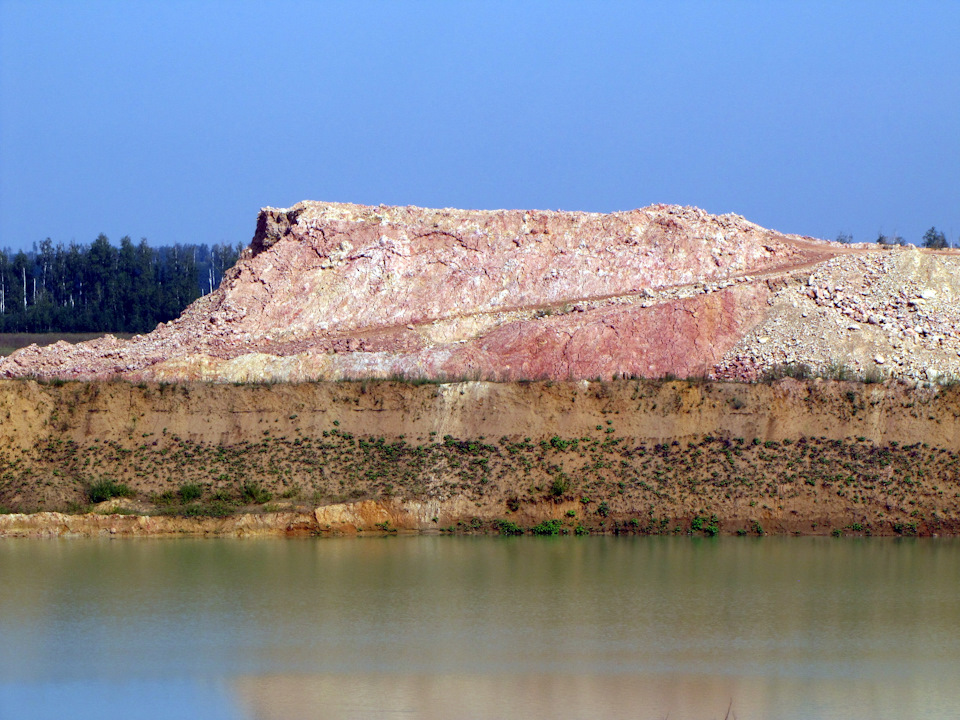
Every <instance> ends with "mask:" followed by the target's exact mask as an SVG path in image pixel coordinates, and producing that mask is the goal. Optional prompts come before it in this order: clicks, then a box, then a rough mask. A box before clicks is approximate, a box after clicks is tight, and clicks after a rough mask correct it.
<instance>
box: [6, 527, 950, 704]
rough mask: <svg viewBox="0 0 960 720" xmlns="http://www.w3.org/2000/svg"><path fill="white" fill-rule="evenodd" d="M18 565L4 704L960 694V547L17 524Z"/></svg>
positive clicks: (9, 553)
mask: <svg viewBox="0 0 960 720" xmlns="http://www.w3.org/2000/svg"><path fill="white" fill-rule="evenodd" d="M0 578H2V580H3V582H2V583H0V638H2V640H3V641H2V642H0V703H3V704H0V717H5V716H6V715H5V713H4V712H2V710H3V709H4V704H7V705H10V706H11V707H22V706H24V703H25V702H27V701H26V700H25V699H24V698H25V697H26V695H25V692H26V691H25V690H24V689H25V688H26V689H29V688H36V687H46V688H64V687H72V688H74V690H76V691H77V692H80V691H79V690H77V688H83V687H86V686H92V687H96V688H100V689H103V688H114V689H117V688H130V687H154V686H157V684H159V686H163V684H164V683H169V684H178V683H179V685H180V686H183V685H184V684H185V683H186V684H188V685H191V686H192V687H197V688H201V689H202V688H210V687H217V688H227V690H218V691H217V692H218V693H221V695H217V694H216V693H214V694H213V695H210V694H209V693H208V692H207V691H204V692H205V693H206V694H205V695H204V697H207V696H209V697H221V696H222V697H224V698H227V699H225V700H223V701H222V704H224V707H227V706H230V707H232V709H230V708H228V709H226V710H223V712H225V713H227V714H226V715H223V716H224V717H242V716H244V712H248V713H249V714H250V715H252V716H255V717H260V718H274V717H287V718H291V717H334V718H336V717H376V716H378V714H379V715H380V716H382V715H386V714H394V715H395V714H401V715H404V714H406V716H409V717H427V718H429V717H530V718H535V717H569V718H575V717H584V718H587V717H630V718H640V717H650V718H662V717H666V716H668V715H669V717H670V718H673V719H676V718H684V717H690V718H722V717H723V716H724V714H725V713H726V711H727V707H728V705H729V704H730V702H731V701H733V712H734V713H735V714H736V716H737V717H738V718H741V719H743V718H749V717H758V718H809V717H823V718H859V717H871V718H877V717H896V718H903V717H916V716H921V715H922V716H923V717H926V718H936V717H956V716H958V712H957V709H958V708H960V682H958V681H960V646H958V645H960V644H958V643H957V642H956V641H955V636H956V628H957V627H958V626H960V603H958V602H957V598H958V596H960V543H958V542H956V541H953V540H943V539H941V540H922V541H910V542H898V541H892V540H880V539H874V540H853V539H842V540H834V539H823V538H792V539H787V538H762V539H740V538H724V539H720V540H691V539H687V538H639V539H624V538H620V539H617V538H584V539H578V538H559V539H555V540H549V539H537V538H515V539H500V538H436V537H434V538H416V537H413V538H387V539H379V538H377V539H343V540H339V539H323V540H298V541H270V540H268V541H225V540H220V541H209V540H208V541H190V540H184V541H157V540H143V541H133V540H126V541H120V542H117V541H113V542H111V541H86V540H67V541H65V540H50V541H5V542H0ZM105 692H108V691H105ZM118 692H121V694H122V693H123V692H128V691H127V690H118ZM129 692H133V691H129ZM223 693H226V694H225V695H223ZM133 694H136V693H135V692H133ZM146 694H147V695H149V693H146ZM156 695H157V696H159V697H162V696H163V693H162V692H160V693H156ZM80 696H83V693H82V692H80V695H79V696H78V697H80ZM231 697H232V698H234V699H233V700H229V698H231ZM18 698H19V699H18ZM78 702H83V701H82V700H78ZM211 702H212V701H211ZM234 702H235V703H236V704H235V705H231V703H234ZM151 703H152V705H151V707H152V708H153V709H154V710H156V714H154V715H142V716H143V717H176V716H177V715H176V711H175V710H171V711H170V713H169V714H163V711H162V710H163V708H162V707H161V706H162V702H159V701H157V700H156V698H153V699H152V700H151ZM31 707H34V709H36V707H35V705H34V706H31ZM240 708H246V711H243V710H241V709H240ZM17 714H18V715H22V716H30V715H35V714H41V713H40V712H39V711H38V712H37V713H17ZM198 717H200V716H198Z"/></svg>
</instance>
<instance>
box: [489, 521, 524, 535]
mask: <svg viewBox="0 0 960 720" xmlns="http://www.w3.org/2000/svg"><path fill="white" fill-rule="evenodd" d="M493 525H494V527H496V528H497V532H499V533H500V534H501V535H523V528H521V527H520V526H519V525H517V524H516V523H515V522H512V521H510V520H497V521H495V522H494V523H493Z"/></svg>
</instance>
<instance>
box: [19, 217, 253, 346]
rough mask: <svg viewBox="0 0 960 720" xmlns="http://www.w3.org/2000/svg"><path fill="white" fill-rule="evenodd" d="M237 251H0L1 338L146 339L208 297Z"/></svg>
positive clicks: (102, 243) (102, 240)
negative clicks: (98, 335)
mask: <svg viewBox="0 0 960 720" xmlns="http://www.w3.org/2000/svg"><path fill="white" fill-rule="evenodd" d="M242 248H243V246H242V245H239V244H238V245H236V246H231V245H221V244H217V245H212V246H208V245H170V246H163V247H151V246H150V245H148V244H147V240H146V238H144V239H142V240H141V241H140V242H139V243H138V244H134V242H133V241H132V240H131V239H130V238H129V237H124V238H122V239H121V240H120V246H119V247H115V246H114V245H112V244H111V243H110V241H109V239H108V238H107V237H106V236H105V235H103V234H101V235H100V236H98V237H97V239H96V240H94V241H93V242H92V243H90V245H82V244H77V243H70V244H69V245H66V246H64V245H63V244H62V243H57V244H56V245H54V243H53V242H52V241H51V240H50V239H49V238H47V239H46V240H44V241H43V242H41V243H39V244H37V243H34V246H33V249H32V250H29V251H24V250H19V251H17V252H13V251H12V250H9V249H6V250H0V332H31V333H40V332H130V333H142V332H148V331H150V330H152V329H153V328H154V327H156V325H157V323H160V322H167V321H169V320H173V319H174V318H176V317H178V316H179V315H180V313H181V312H183V310H184V308H186V307H187V305H189V304H190V303H191V302H193V301H194V300H196V299H197V298H198V297H200V296H201V295H204V294H206V293H208V292H213V290H215V289H216V288H217V287H218V286H219V285H220V281H221V280H222V279H223V274H224V272H225V271H226V270H227V269H229V268H230V267H231V266H233V265H234V263H236V261H237V258H238V256H239V254H240V251H241V250H242Z"/></svg>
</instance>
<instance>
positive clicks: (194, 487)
mask: <svg viewBox="0 0 960 720" xmlns="http://www.w3.org/2000/svg"><path fill="white" fill-rule="evenodd" d="M177 493H178V494H179V495H180V501H181V502H185V503H188V502H193V501H194V500H199V499H200V497H201V496H202V495H203V488H202V487H200V486H199V485H198V484H197V483H184V484H183V485H181V486H180V489H179V490H178V491H177Z"/></svg>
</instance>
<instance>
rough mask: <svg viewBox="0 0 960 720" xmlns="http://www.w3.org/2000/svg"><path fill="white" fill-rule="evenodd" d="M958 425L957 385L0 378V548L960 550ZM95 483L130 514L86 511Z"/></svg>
mask: <svg viewBox="0 0 960 720" xmlns="http://www.w3.org/2000/svg"><path fill="white" fill-rule="evenodd" d="M958 417H960V389H958V388H955V387H948V388H943V387H941V388H917V387H913V386H908V385H904V384H897V383H886V384H872V385H862V384H856V383H839V382H826V381H819V380H815V381H809V382H798V381H795V380H791V379H787V380H783V381H780V382H777V383H774V384H771V385H765V384H754V385H744V384H736V383H691V382H682V381H678V382H650V381H616V382H572V383H549V382H531V383H455V384H421V385H415V384H405V383H391V382H373V381H369V382H343V383H308V384H277V385H249V386H248V385H243V386H233V385H211V384H201V383H197V384H185V385H157V384H140V385H133V384H128V383H123V382H115V383H75V382H68V383H51V384H38V383H36V382H33V381H9V382H3V383H0V506H2V507H3V508H5V509H6V510H8V511H25V512H26V513H28V514H27V515H24V514H8V515H0V535H37V534H92V535H96V534H119V535H125V534H132V535H138V534H144V535H164V534H183V533H191V534H210V535H247V534H281V535H282V534H290V533H293V534H298V533H326V532H356V531H357V530H360V531H371V532H390V531H395V530H399V531H406V530H411V531H421V532H439V531H448V532H449V531H466V532H483V531H488V532H495V531H498V530H499V529H504V530H506V531H510V530H512V529H514V528H513V526H516V528H520V529H527V530H529V529H531V528H533V527H535V526H537V525H540V524H541V523H543V522H544V521H549V520H556V521H558V523H556V524H554V525H552V526H549V525H548V526H546V529H547V530H551V529H552V530H556V531H557V532H569V533H574V532H577V531H578V529H579V531H580V532H631V533H634V532H636V533H673V532H689V531H693V532H695V533H704V532H706V533H707V534H713V533H714V532H717V533H721V534H732V533H759V532H765V533H801V534H828V533H831V532H842V533H845V534H851V533H863V534H867V533H870V534H875V535H887V534H911V535H912V534H918V535H929V534H956V533H957V532H958V531H960V456H958V452H960V423H958V422H957V419H958ZM105 479H106V480H109V481H111V482H113V483H115V484H117V485H125V486H126V490H128V491H129V494H131V495H132V496H133V499H132V500H130V501H126V502H127V503H128V506H127V507H125V508H124V512H125V513H128V514H126V515H96V514H85V513H86V511H87V510H88V509H89V502H90V488H91V486H94V485H96V484H97V483H99V482H102V481H103V480H105ZM185 486H187V491H184V487H185ZM50 510H68V511H70V513H69V514H66V515H64V514H57V513H44V512H39V511H50ZM245 510H254V511H258V512H256V513H255V514H242V513H243V511H245ZM101 511H102V512H106V511H107V508H101ZM184 515H186V516H188V517H182V516H184ZM207 515H229V517H207ZM500 521H508V522H509V523H512V524H513V525H509V524H504V523H503V522H500ZM543 527H544V526H541V528H542V529H543Z"/></svg>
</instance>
